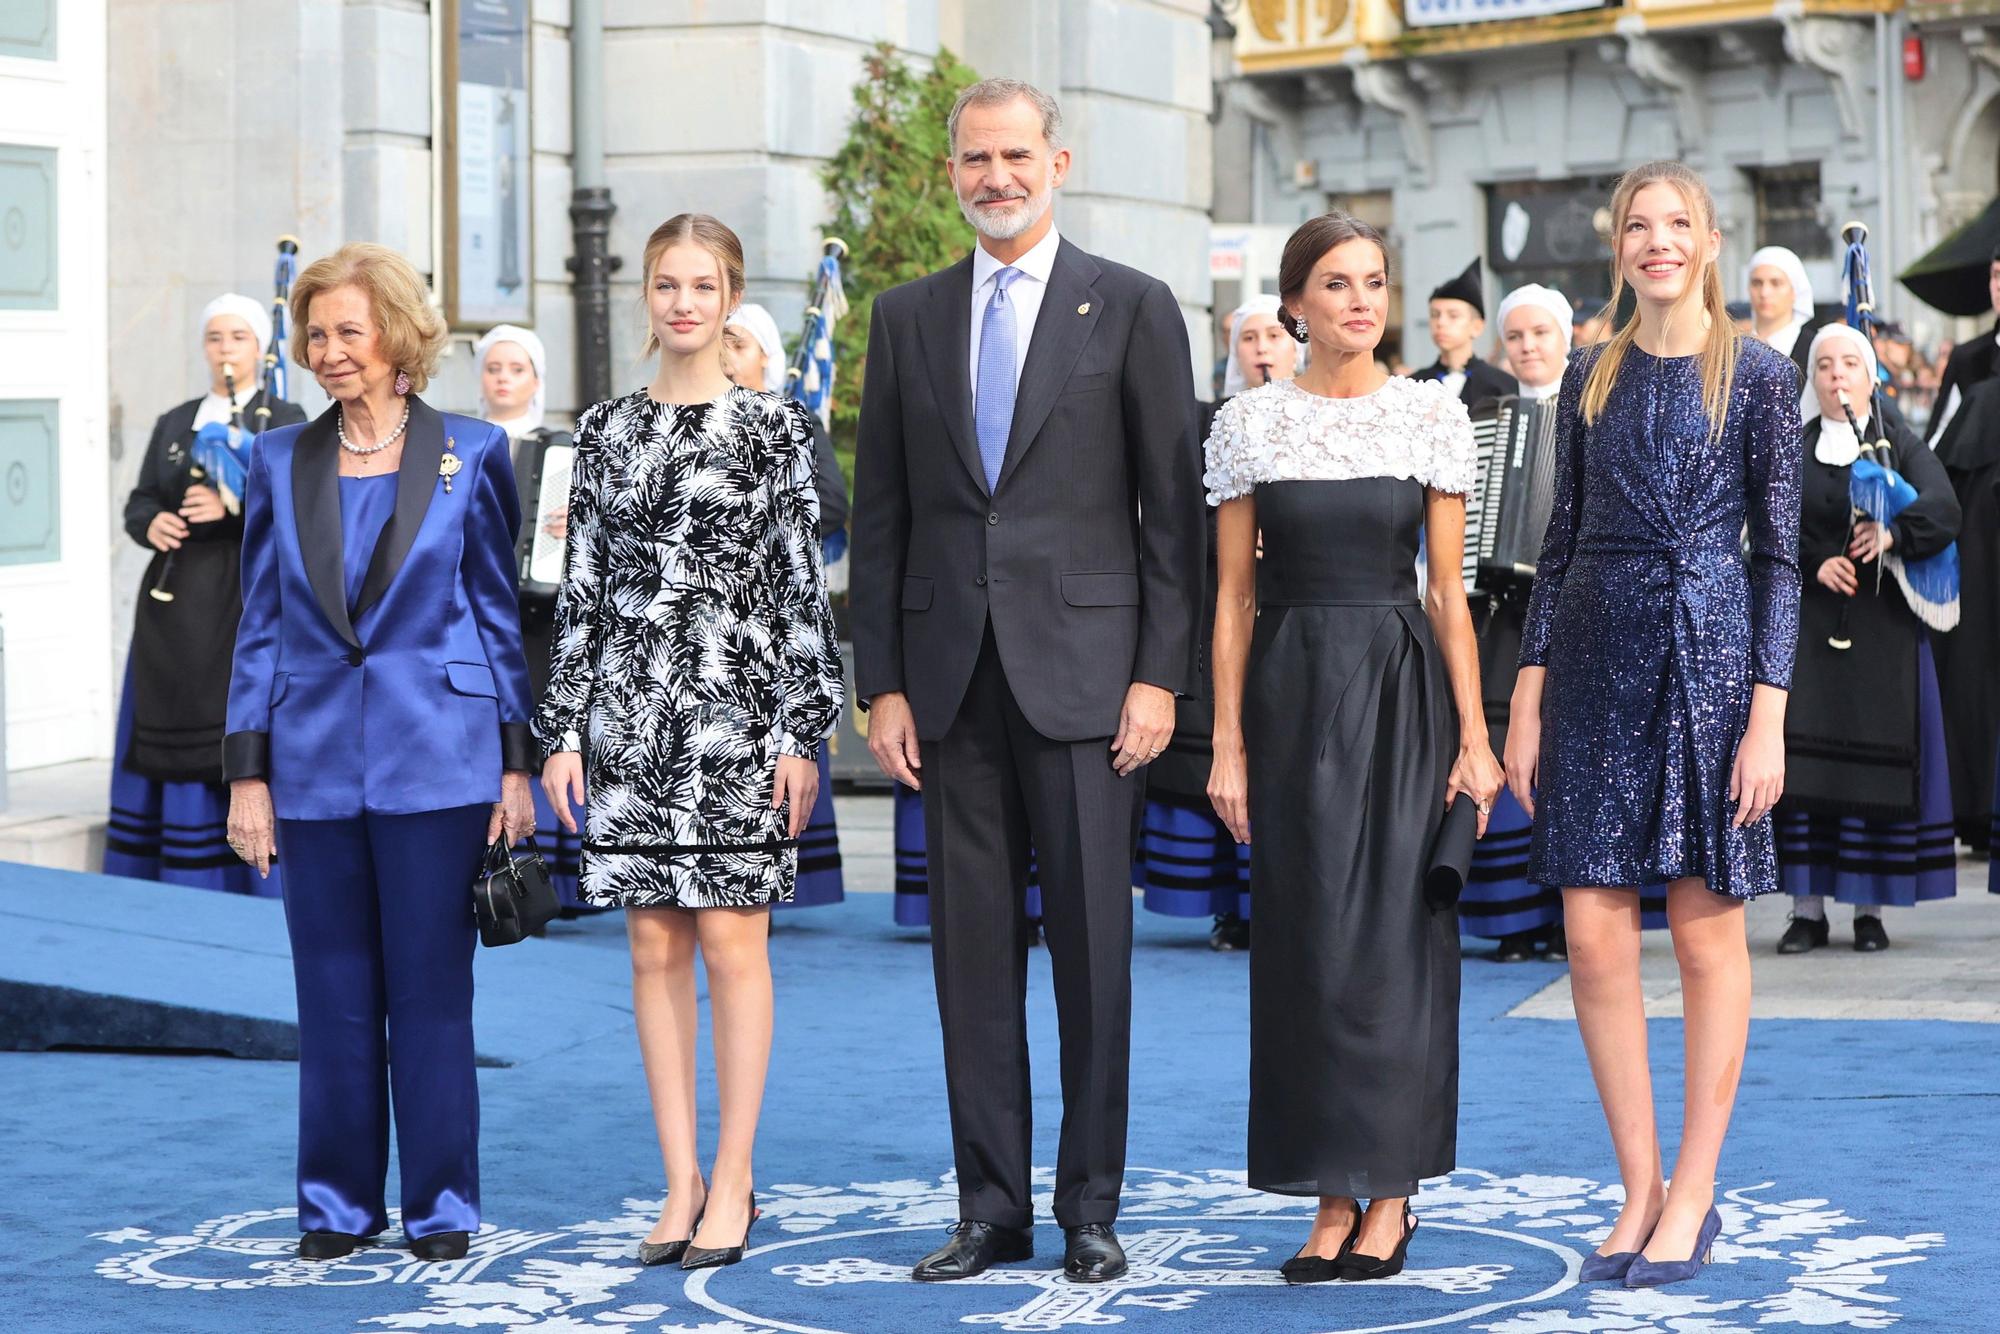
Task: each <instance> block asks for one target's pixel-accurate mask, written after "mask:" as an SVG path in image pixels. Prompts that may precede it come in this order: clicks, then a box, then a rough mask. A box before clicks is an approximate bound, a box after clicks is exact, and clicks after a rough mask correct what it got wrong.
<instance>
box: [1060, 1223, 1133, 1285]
mask: <svg viewBox="0 0 2000 1334" xmlns="http://www.w3.org/2000/svg"><path fill="white" fill-rule="evenodd" d="M1124 1273H1125V1248H1124V1247H1123V1246H1120V1245H1119V1244H1118V1234H1117V1233H1116V1232H1113V1231H1112V1230H1111V1224H1109V1223H1082V1224H1079V1225H1078V1226H1076V1227H1066V1228H1064V1229H1063V1277H1064V1278H1067V1279H1068V1280H1069V1281H1070V1282H1072V1283H1109V1282H1110V1281H1111V1280H1112V1279H1114V1278H1121V1277H1123V1276H1124Z"/></svg>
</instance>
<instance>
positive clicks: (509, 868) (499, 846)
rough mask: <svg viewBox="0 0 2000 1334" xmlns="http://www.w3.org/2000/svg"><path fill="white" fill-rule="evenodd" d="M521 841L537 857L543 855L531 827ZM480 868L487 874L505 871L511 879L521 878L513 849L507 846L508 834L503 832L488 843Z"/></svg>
mask: <svg viewBox="0 0 2000 1334" xmlns="http://www.w3.org/2000/svg"><path fill="white" fill-rule="evenodd" d="M521 843H522V844H525V845H526V847H527V849H528V851H530V852H532V853H534V854H535V855H536V856H537V857H539V856H541V855H542V850H541V849H540V848H539V847H537V846H535V831H534V830H532V829H530V830H529V831H528V832H527V834H526V835H525V836H524V837H523V838H522V839H521ZM479 869H480V871H481V873H482V874H485V875H498V874H500V873H501V872H502V871H504V872H506V873H507V875H508V877H509V878H511V879H516V880H518V879H519V878H520V876H519V875H518V874H517V873H516V872H515V870H514V856H513V849H512V848H509V847H508V846H507V836H506V835H505V834H502V835H501V836H500V837H499V838H496V839H494V840H493V841H492V842H491V843H488V844H487V845H486V855H485V856H484V857H482V858H480V861H479Z"/></svg>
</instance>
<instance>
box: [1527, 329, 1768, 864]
mask: <svg viewBox="0 0 2000 1334" xmlns="http://www.w3.org/2000/svg"><path fill="white" fill-rule="evenodd" d="M1602 352H1603V348H1602V347H1601V346H1600V347H1588V348H1583V349H1581V350H1579V351H1578V352H1576V353H1575V354H1574V355H1572V357H1571V358H1570V364H1569V369H1568V371H1567V372H1566V373H1565V374H1564V376H1563V384H1562V397H1561V402H1560V406H1559V408H1558V411H1559V413H1560V414H1561V415H1560V419H1559V421H1558V424H1557V427H1556V480H1555V498H1554V503H1553V505H1552V506H1551V508H1550V513H1549V528H1548V533H1547V536H1546V537H1545V538H1544V539H1543V545H1542V555H1541V560H1540V562H1539V563H1538V564H1537V566H1536V570H1535V585H1534V589H1533V591H1532V593H1531V594H1530V595H1529V600H1528V617H1527V623H1526V625H1525V627H1524V629H1523V631H1522V636H1521V665H1522V666H1523V667H1546V668H1547V669H1548V680H1547V684H1546V685H1545V687H1544V690H1543V695H1542V755H1541V767H1540V772H1539V774H1538V780H1537V794H1536V799H1535V835H1534V844H1533V849H1532V851H1531V853H1530V856H1529V864H1528V877H1529V879H1531V880H1533V881H1535V882H1536V883H1538V884H1544V885H1555V886H1558V887H1582V886H1597V887H1606V888H1613V887H1615V888H1635V889H1636V888H1637V887H1639V886H1642V885H1657V884H1666V883H1669V882H1671V881H1674V880H1677V879H1680V878H1682V877H1687V876H1697V877H1700V878H1701V879H1703V880H1705V881H1706V882H1707V884H1708V887H1709V888H1710V889H1711V890H1713V891H1715V892H1716V893H1718V894H1727V895H1730V896H1732V897H1736V898H1751V897H1754V896H1756V895H1759V894H1768V893H1770V892H1771V891H1773V890H1775V889H1776V888H1777V887H1778V871H1777V863H1776V860H1775V856H1774V850H1773V840H1772V821H1771V818H1770V817H1769V816H1768V815H1767V816H1765V817H1764V818H1763V819H1761V820H1758V821H1757V822H1756V823H1754V824H1752V825H1749V826H1747V827H1745V828H1741V829H1738V828H1736V827H1735V826H1734V825H1733V824H1732V817H1733V815H1734V813H1735V806H1734V804H1733V803H1732V802H1731V801H1730V800H1729V776H1730V768H1731V766H1732V765H1733V763H1734V762H1735V758H1736V748H1737V746H1738V745H1739V744H1740V743H1741V742H1742V740H1743V734H1744V732H1745V730H1746V729H1747V728H1748V726H1749V722H1750V697H1751V694H1752V691H1753V689H1754V687H1756V686H1757V685H1759V684H1764V685H1770V686H1775V687H1777V688H1779V689H1781V690H1784V689H1789V688H1790V685H1791V679H1792V660H1793V655H1794V653H1795V651H1796V648H1797V643H1798V633H1799V477H1800V462H1799V460H1800V451H1799V406H1798V405H1799V389H1798V371H1797V369H1796V368H1795V367H1794V366H1793V365H1792V364H1791V361H1790V360H1789V359H1788V358H1787V357H1785V356H1784V355H1783V354H1782V353H1779V352H1777V351H1775V350H1774V349H1772V348H1771V347H1769V346H1767V345H1765V344H1763V343H1759V342H1755V341H1753V340H1751V339H1743V340H1741V345H1740V347H1739V349H1738V352H1737V358H1736V369H1735V378H1734V380H1733V382H1732V385H1731V390H1730V395H1729V405H1728V409H1727V412H1726V414H1725V417H1724V421H1723V429H1722V435H1721V438H1720V439H1719V440H1716V439H1713V438H1712V437H1711V434H1710V430H1709V421H1708V418H1707V415H1706V414H1705V413H1704V412H1703V410H1702V383H1701V367H1700V358H1698V357H1654V356H1650V355H1648V354H1647V353H1645V352H1643V351H1641V350H1640V349H1639V348H1637V347H1633V348H1631V349H1630V350H1629V351H1628V352H1627V353H1626V357H1625V362H1624V364H1623V365H1622V366H1621V367H1620V368H1619V372H1618V379H1617V382H1616V383H1615V384H1614V385H1613V386H1612V388H1611V394H1610V398H1609V399H1608V400H1607V401H1606V403H1605V405H1604V411H1603V412H1602V413H1600V414H1599V416H1598V418H1597V420H1596V421H1595V422H1591V423H1588V424H1586V423H1585V422H1584V420H1583V414H1582V410H1581V406H1582V394H1583V386H1584V384H1585V382H1586V381H1587V380H1588V379H1589V377H1590V371H1591V367H1592V366H1594V365H1595V364H1596V359H1597V357H1598V356H1600V355H1601V354H1602ZM1746 533H1747V534H1748V537H1749V559H1748V560H1747V561H1746V560H1745V558H1744V551H1743V537H1744V535H1745V534H1746Z"/></svg>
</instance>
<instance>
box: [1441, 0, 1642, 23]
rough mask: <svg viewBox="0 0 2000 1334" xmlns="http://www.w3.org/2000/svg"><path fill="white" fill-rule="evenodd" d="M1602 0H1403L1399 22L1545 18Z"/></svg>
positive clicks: (1599, 5)
mask: <svg viewBox="0 0 2000 1334" xmlns="http://www.w3.org/2000/svg"><path fill="white" fill-rule="evenodd" d="M1605 3H1606V0H1405V2H1404V5H1403V21H1404V22H1405V23H1407V24H1408V25H1409V26H1410V27H1412V28H1441V27H1445V26H1447V25H1450V24H1458V23H1494V22H1497V21H1499V20H1501V19H1532V18H1545V17H1547V16H1548V15H1550V14H1569V13H1573V12H1575V11H1576V10H1579V9H1602V8H1604V6H1605Z"/></svg>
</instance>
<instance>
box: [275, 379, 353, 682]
mask: <svg viewBox="0 0 2000 1334" xmlns="http://www.w3.org/2000/svg"><path fill="white" fill-rule="evenodd" d="M339 412H340V405H339V404H338V403H336V404H334V405H333V406H332V407H330V408H328V409H327V410H326V411H325V412H322V413H321V414H320V415H319V417H318V418H317V419H316V420H315V421H313V422H311V423H310V424H309V425H307V427H306V428H305V429H304V430H303V431H300V432H299V438H298V439H297V440H295V441H294V442H293V443H292V518H293V522H294V524H296V526H297V528H298V533H299V556H300V558H301V559H302V560H303V561H304V562H305V567H306V580H307V582H309V583H311V584H312V590H313V600H314V601H315V602H317V603H319V609H320V612H321V613H322V614H323V615H324V616H325V617H326V621H327V624H328V625H331V626H332V627H333V628H334V630H335V631H336V632H338V633H339V635H340V637H341V638H342V639H345V640H346V641H347V642H348V643H350V644H352V645H354V646H355V647H356V648H360V647H361V641H360V640H359V639H357V638H355V636H354V624H353V622H351V621H350V620H348V617H347V590H346V586H345V585H346V581H345V579H344V578H343V577H342V574H341V571H342V568H343V556H342V551H341V546H342V544H341V540H340V454H339V448H338V446H337V445H336V443H335V441H334V425H335V421H336V418H337V415H338V414H339Z"/></svg>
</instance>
